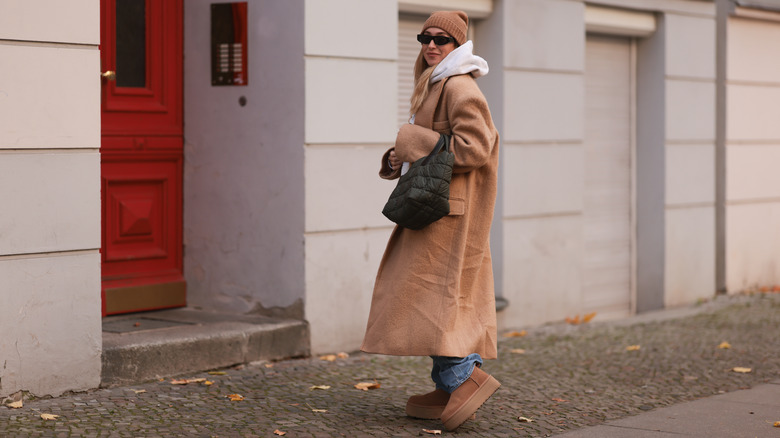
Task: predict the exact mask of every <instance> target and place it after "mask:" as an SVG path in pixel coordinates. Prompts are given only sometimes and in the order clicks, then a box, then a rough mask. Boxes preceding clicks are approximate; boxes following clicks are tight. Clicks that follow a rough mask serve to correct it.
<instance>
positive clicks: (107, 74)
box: [100, 70, 116, 81]
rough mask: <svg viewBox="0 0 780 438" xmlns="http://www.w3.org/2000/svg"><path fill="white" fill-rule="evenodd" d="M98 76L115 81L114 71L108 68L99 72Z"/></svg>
mask: <svg viewBox="0 0 780 438" xmlns="http://www.w3.org/2000/svg"><path fill="white" fill-rule="evenodd" d="M100 77H101V78H103V79H106V80H109V81H115V80H116V72H115V71H113V70H108V71H106V72H103V73H100Z"/></svg>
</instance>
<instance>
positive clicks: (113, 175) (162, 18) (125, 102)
mask: <svg viewBox="0 0 780 438" xmlns="http://www.w3.org/2000/svg"><path fill="white" fill-rule="evenodd" d="M100 6H101V11H100V14H101V37H100V38H101V60H102V66H103V71H104V73H103V75H102V76H103V79H102V80H103V86H102V122H101V124H102V142H101V149H100V152H101V177H102V187H101V196H102V208H103V211H102V214H103V220H102V221H103V223H102V225H103V227H102V228H103V229H102V249H101V254H102V275H103V287H102V301H103V315H104V316H105V315H111V314H117V313H126V312H135V311H141V310H152V309H162V308H169V307H179V306H184V305H185V304H186V292H185V283H184V277H183V275H182V155H183V141H182V1H181V0H101V1H100Z"/></svg>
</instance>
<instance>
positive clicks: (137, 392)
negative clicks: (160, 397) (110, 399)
mask: <svg viewBox="0 0 780 438" xmlns="http://www.w3.org/2000/svg"><path fill="white" fill-rule="evenodd" d="M131 391H133V392H134V393H136V394H143V393H145V392H146V390H145V389H131Z"/></svg>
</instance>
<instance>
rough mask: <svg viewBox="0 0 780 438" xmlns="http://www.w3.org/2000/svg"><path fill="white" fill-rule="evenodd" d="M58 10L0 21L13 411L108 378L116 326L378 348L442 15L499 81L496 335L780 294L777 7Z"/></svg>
mask: <svg viewBox="0 0 780 438" xmlns="http://www.w3.org/2000/svg"><path fill="white" fill-rule="evenodd" d="M61 3H62V2H57V1H46V2H24V1H22V0H11V1H7V2H3V3H2V4H1V5H0V54H1V55H3V56H0V59H4V60H5V61H4V64H3V66H4V67H5V68H2V69H0V116H2V117H0V119H2V120H3V121H4V122H3V124H2V128H0V169H1V170H2V171H0V182H2V184H1V185H2V187H4V188H5V190H3V191H1V192H0V197H2V201H4V202H3V203H2V204H3V206H4V208H3V212H4V213H3V214H0V280H1V281H0V299H2V303H3V305H2V306H0V331H2V333H3V336H2V337H0V360H1V361H2V363H3V366H2V368H0V396H5V395H8V394H11V393H13V392H16V391H19V390H24V391H30V392H31V393H33V394H36V395H47V394H52V395H57V394H60V393H62V392H64V391H68V390H84V389H89V388H94V387H97V386H98V385H99V382H100V357H101V345H102V344H101V319H102V318H103V316H105V315H110V314H113V313H122V312H137V311H145V310H149V309H155V308H164V307H172V306H178V305H183V304H186V305H188V306H191V307H196V308H200V309H205V310H213V311H218V312H227V313H236V314H259V315H268V316H274V317H282V318H292V319H305V320H306V321H308V323H309V325H310V333H311V339H310V344H311V350H312V353H314V354H317V353H325V352H334V351H343V350H346V351H349V350H355V349H357V348H358V347H359V345H360V342H361V340H362V336H363V330H364V328H365V323H366V319H367V315H368V308H369V304H370V300H371V292H372V287H373V280H374V276H375V274H376V269H377V267H378V265H379V261H380V258H381V256H382V253H383V251H384V248H385V244H386V242H387V239H388V237H389V235H390V232H391V230H392V224H391V223H389V222H388V221H387V220H386V219H385V218H384V216H382V214H381V209H382V205H383V204H384V201H385V200H386V197H387V195H388V194H389V192H390V191H391V190H392V187H393V183H392V182H387V181H383V180H381V179H379V178H378V177H377V171H378V167H379V157H380V156H381V155H382V153H383V152H384V151H385V150H386V149H387V148H388V147H389V146H390V145H392V143H393V141H394V140H395V134H396V132H397V129H398V127H399V125H400V124H401V123H405V120H406V118H407V117H408V114H407V112H408V105H407V103H406V102H407V100H408V96H409V95H410V93H411V91H410V90H411V88H410V87H411V68H412V67H411V66H412V63H413V60H414V58H415V57H416V54H417V51H418V50H419V45H418V44H415V42H414V35H415V34H416V33H417V32H419V30H420V26H421V24H422V23H423V22H424V20H425V18H426V16H427V14H429V13H430V12H432V11H434V10H438V9H453V8H456V9H462V10H464V11H466V12H467V13H468V14H469V16H470V17H471V29H470V35H469V38H470V39H472V40H473V41H474V44H475V52H476V53H477V54H479V55H480V56H482V57H484V58H485V59H486V60H487V61H488V63H489V65H490V73H489V74H488V75H487V76H485V77H483V78H480V79H479V81H478V83H479V85H480V88H481V89H482V90H483V92H484V94H485V95H486V97H487V99H488V101H489V104H490V108H491V111H492V114H493V118H494V121H495V123H496V126H497V127H498V129H499V132H500V134H501V160H500V161H501V168H500V177H499V195H498V200H497V207H496V212H495V213H496V214H495V220H494V224H493V229H492V236H491V246H492V250H493V262H494V273H495V276H496V294H497V296H499V297H500V298H503V300H502V302H505V303H507V305H506V306H505V308H503V309H502V310H500V311H499V313H498V315H499V328H500V329H508V328H519V327H525V326H532V325H537V324H542V323H545V322H551V321H558V320H563V319H564V318H566V317H573V316H575V315H584V314H587V313H593V312H596V314H597V316H596V318H599V319H608V318H620V317H625V316H628V315H631V314H634V313H638V312H645V311H650V310H656V309H662V308H667V307H674V306H679V305H685V304H690V303H694V302H696V301H698V300H703V299H709V298H712V297H713V296H714V295H715V294H716V293H718V292H727V293H737V292H740V291H744V290H747V289H756V288H759V289H760V288H762V287H772V286H774V285H775V284H780V251H778V250H777V248H780V234H779V233H780V232H778V229H780V227H778V226H777V225H778V224H780V192H778V190H780V189H778V187H780V184H777V183H776V181H775V179H776V178H777V177H776V176H775V173H774V172H772V165H773V163H774V161H773V158H780V156H779V155H778V154H780V131H778V129H780V128H778V126H780V125H778V124H777V123H774V120H778V118H780V61H777V59H780V58H778V57H777V56H775V55H776V53H775V52H776V49H775V48H774V47H773V46H772V44H769V43H768V42H769V41H774V40H776V39H777V38H778V37H780V18H779V17H780V12H778V11H780V4H776V3H777V2H774V1H773V0H753V1H749V0H744V1H743V0H736V1H735V0H716V1H712V0H458V1H444V0H371V1H366V0H327V1H326V0H297V1H289V0H246V1H244V2H235V3H232V4H227V3H217V2H209V1H205V0H187V1H184V2H177V1H171V2H167V1H166V2H156V1H147V2H145V3H144V2H140V3H138V2H136V3H135V6H133V4H132V2H127V1H121V2H117V1H108V0H103V1H101V2H100V4H98V2H94V1H88V0H75V1H72V2H67V5H65V4H61ZM128 5H130V6H128ZM138 5H140V6H138ZM163 5H164V6H163ZM222 14H226V15H224V16H227V17H229V19H227V20H223V19H219V17H223V15H222ZM123 17H135V19H130V18H127V19H126V20H124V21H122V20H120V19H121V18H123ZM133 20H135V21H133ZM120 22H121V23H120ZM177 23H178V24H177ZM139 29H141V30H142V31H139ZM128 35H131V36H137V35H142V36H143V38H142V39H141V42H140V43H139V42H138V41H137V38H128V37H127V36H128ZM133 41H135V43H134V42H133ZM161 41H164V42H166V43H165V44H161V43H160V42H161ZM158 43H160V44H158ZM134 44H135V45H134ZM155 47H166V49H165V50H167V51H161V50H157V49H154V48H155ZM177 50H178V51H177ZM122 54H126V55H127V57H126V58H125V57H124V55H122ZM120 55H122V56H120ZM133 60H135V61H133ZM139 65H140V66H141V67H138V66H139ZM22 66H23V67H22ZM139 68H140V70H139ZM133 71H135V72H136V73H135V76H133V75H132V72H133ZM139 72H140V73H139ZM112 73H113V75H112ZM99 74H100V75H99ZM776 192H777V193H776Z"/></svg>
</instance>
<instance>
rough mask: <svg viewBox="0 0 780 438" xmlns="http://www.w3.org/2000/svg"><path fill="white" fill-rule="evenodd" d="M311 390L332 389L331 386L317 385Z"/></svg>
mask: <svg viewBox="0 0 780 438" xmlns="http://www.w3.org/2000/svg"><path fill="white" fill-rule="evenodd" d="M309 389H330V386H328V385H315V386H310V387H309Z"/></svg>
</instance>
